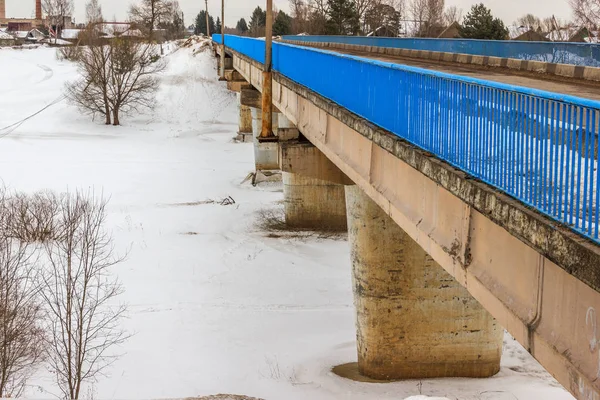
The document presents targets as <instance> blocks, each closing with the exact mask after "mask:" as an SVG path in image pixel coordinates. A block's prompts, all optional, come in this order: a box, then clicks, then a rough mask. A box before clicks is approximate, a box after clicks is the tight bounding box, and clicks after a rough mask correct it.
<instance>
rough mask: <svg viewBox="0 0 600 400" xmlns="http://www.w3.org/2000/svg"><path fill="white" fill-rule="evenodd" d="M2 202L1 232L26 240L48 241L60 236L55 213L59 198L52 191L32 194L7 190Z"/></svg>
mask: <svg viewBox="0 0 600 400" xmlns="http://www.w3.org/2000/svg"><path fill="white" fill-rule="evenodd" d="M1 198H2V202H1V203H0V212H1V213H2V216H1V217H0V235H1V236H2V237H3V238H8V239H16V240H19V241H21V242H24V243H32V242H46V241H48V240H54V239H56V238H57V236H58V235H59V232H58V231H57V230H58V228H57V226H56V216H57V214H58V211H59V209H58V208H59V207H58V206H59V199H58V198H57V196H56V195H55V194H54V193H52V192H38V193H34V194H33V195H27V194H25V193H11V194H8V195H7V194H6V193H5V192H4V193H3V195H2V196H1Z"/></svg>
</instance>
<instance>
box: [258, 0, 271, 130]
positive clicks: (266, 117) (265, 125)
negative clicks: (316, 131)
mask: <svg viewBox="0 0 600 400" xmlns="http://www.w3.org/2000/svg"><path fill="white" fill-rule="evenodd" d="M266 12H267V18H266V24H265V66H264V71H263V82H262V130H261V132H260V137H261V138H263V139H267V138H274V135H273V96H272V94H273V75H272V69H273V59H272V50H273V49H272V46H273V0H267V10H266Z"/></svg>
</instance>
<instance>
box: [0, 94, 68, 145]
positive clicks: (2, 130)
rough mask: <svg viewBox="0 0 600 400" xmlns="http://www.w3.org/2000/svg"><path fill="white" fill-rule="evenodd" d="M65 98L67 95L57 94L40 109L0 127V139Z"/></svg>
mask: <svg viewBox="0 0 600 400" xmlns="http://www.w3.org/2000/svg"><path fill="white" fill-rule="evenodd" d="M66 98H67V96H65V95H62V96H59V97H57V98H56V99H54V100H53V101H51V102H50V103H49V104H47V105H46V106H45V107H44V108H42V109H41V110H38V111H36V112H35V113H33V114H31V115H29V116H27V117H25V118H23V119H22V120H20V121H17V122H15V123H14V124H11V125H8V126H5V127H4V128H0V139H1V138H3V137H5V136H8V135H9V134H11V133H12V132H14V131H15V130H16V129H17V128H19V127H20V126H21V125H23V124H24V123H25V122H26V121H28V120H30V119H31V118H33V117H35V116H36V115H38V114H40V113H42V112H43V111H45V110H47V109H48V108H50V107H52V106H54V105H56V104H58V103H60V102H61V101H63V100H64V99H66ZM5 131H6V132H5Z"/></svg>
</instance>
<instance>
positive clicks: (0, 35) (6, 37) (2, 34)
mask: <svg viewBox="0 0 600 400" xmlns="http://www.w3.org/2000/svg"><path fill="white" fill-rule="evenodd" d="M0 40H15V38H14V37H12V35H9V34H8V33H6V32H2V31H0Z"/></svg>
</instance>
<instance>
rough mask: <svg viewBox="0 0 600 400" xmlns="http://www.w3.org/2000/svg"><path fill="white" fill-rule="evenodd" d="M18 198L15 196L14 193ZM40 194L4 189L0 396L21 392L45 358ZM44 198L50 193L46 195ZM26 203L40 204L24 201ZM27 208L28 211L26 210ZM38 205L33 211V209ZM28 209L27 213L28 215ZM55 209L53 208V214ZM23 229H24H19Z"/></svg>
mask: <svg viewBox="0 0 600 400" xmlns="http://www.w3.org/2000/svg"><path fill="white" fill-rule="evenodd" d="M15 197H18V200H17V201H15V200H14V198H15ZM39 198H40V197H37V196H34V197H28V196H25V195H23V194H11V195H7V193H6V191H5V190H4V189H1V190H0V397H2V398H7V397H19V396H20V395H21V394H22V392H23V389H24V388H25V385H26V383H27V381H28V380H29V378H30V377H31V376H32V374H33V373H34V372H35V370H36V368H37V367H38V366H39V365H40V363H41V362H42V361H43V355H44V346H43V344H44V340H43V339H44V331H43V313H42V307H41V303H40V301H39V296H38V294H39V285H38V280H37V273H38V269H37V267H36V265H35V261H36V257H37V256H36V250H37V246H36V244H35V240H36V239H35V238H34V237H35V235H32V234H31V233H32V228H33V227H34V226H35V227H40V226H43V225H46V224H45V223H43V222H40V219H43V216H45V215H49V214H48V213H45V212H41V211H40V204H41V203H40V201H39ZM44 198H45V197H44ZM23 203H36V204H28V205H25V206H24V205H23ZM24 209H26V210H28V211H27V212H23V210H24ZM31 210H33V211H31ZM24 214H26V216H25V217H24ZM50 214H51V213H50ZM19 229H24V231H23V232H20V231H19Z"/></svg>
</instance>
